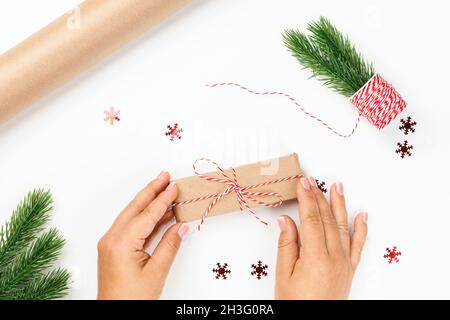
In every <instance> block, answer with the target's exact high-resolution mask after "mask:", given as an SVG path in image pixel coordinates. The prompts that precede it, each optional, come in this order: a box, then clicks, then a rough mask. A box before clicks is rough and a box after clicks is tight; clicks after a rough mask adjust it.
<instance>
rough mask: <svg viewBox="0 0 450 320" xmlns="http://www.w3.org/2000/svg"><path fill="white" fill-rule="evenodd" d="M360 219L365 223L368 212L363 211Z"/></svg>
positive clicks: (367, 218)
mask: <svg viewBox="0 0 450 320" xmlns="http://www.w3.org/2000/svg"><path fill="white" fill-rule="evenodd" d="M361 215H362V221H363V222H364V223H365V224H367V221H368V220H369V214H368V213H367V212H363V213H362V214H361Z"/></svg>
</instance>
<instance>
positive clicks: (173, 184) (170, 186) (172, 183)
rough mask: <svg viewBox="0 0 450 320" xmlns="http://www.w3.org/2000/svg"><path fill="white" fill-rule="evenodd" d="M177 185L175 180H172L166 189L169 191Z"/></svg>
mask: <svg viewBox="0 0 450 320" xmlns="http://www.w3.org/2000/svg"><path fill="white" fill-rule="evenodd" d="M174 186H175V181H172V182H171V183H169V185H168V186H167V188H166V191H169V190H170V189H173V187H174Z"/></svg>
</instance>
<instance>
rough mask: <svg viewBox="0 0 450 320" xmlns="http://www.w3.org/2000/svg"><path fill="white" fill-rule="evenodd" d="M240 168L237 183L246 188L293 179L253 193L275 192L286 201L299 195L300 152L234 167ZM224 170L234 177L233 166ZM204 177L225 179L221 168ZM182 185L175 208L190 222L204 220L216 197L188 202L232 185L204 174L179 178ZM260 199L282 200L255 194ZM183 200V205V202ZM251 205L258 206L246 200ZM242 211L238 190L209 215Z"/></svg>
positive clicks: (220, 201) (178, 218) (221, 201)
mask: <svg viewBox="0 0 450 320" xmlns="http://www.w3.org/2000/svg"><path fill="white" fill-rule="evenodd" d="M234 169H235V171H236V181H237V184H238V185H239V186H240V187H242V188H245V187H248V186H253V185H258V184H261V183H265V182H272V181H277V180H282V179H285V178H289V179H287V180H285V181H281V182H277V183H272V184H269V185H265V186H262V187H258V188H252V189H249V190H248V191H251V192H273V193H277V194H279V195H281V197H282V198H283V201H286V200H291V199H294V198H296V196H297V195H296V185H297V183H298V179H299V178H300V176H301V175H302V173H301V169H300V163H299V160H298V156H297V154H295V153H294V154H290V155H287V156H284V157H280V158H276V159H272V160H268V161H262V162H258V163H253V164H247V165H243V166H239V167H236V168H234ZM224 173H225V174H226V175H227V176H228V177H230V178H233V172H232V169H231V168H230V169H226V170H224ZM200 175H201V176H208V177H213V178H217V179H224V177H223V176H222V175H221V172H220V171H214V172H209V173H200ZM175 182H176V184H177V186H178V190H179V193H178V197H177V199H176V200H175V206H174V207H173V210H174V213H175V217H176V219H177V221H180V222H189V221H193V220H198V219H201V218H202V217H203V215H204V213H205V211H206V209H207V208H208V207H209V206H210V204H211V202H212V201H213V200H214V199H213V198H210V199H204V200H200V201H193V202H191V203H185V204H183V202H188V201H190V200H192V199H198V198H202V197H205V196H208V195H214V194H219V193H222V192H224V190H226V189H227V188H228V187H229V185H227V184H226V183H220V182H215V181H207V180H205V179H203V178H201V177H200V176H198V175H196V176H192V177H188V178H183V179H179V180H176V181H175ZM254 198H255V199H256V200H260V201H264V202H266V203H269V204H275V203H278V202H279V199H278V198H277V197H276V196H266V197H254ZM180 202H181V204H180ZM246 202H247V204H248V206H249V207H250V208H253V207H255V206H258V204H257V203H256V202H253V201H251V200H249V199H246ZM237 211H240V206H239V201H238V195H237V194H236V192H232V193H230V194H227V195H225V196H224V197H223V198H222V199H220V200H219V201H217V203H216V204H215V205H214V206H213V207H212V209H211V211H210V212H209V213H208V216H216V215H221V214H225V213H230V212H237Z"/></svg>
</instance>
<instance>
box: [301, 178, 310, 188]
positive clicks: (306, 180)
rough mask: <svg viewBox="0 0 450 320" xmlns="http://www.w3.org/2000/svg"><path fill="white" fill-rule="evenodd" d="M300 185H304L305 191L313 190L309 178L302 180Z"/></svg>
mask: <svg viewBox="0 0 450 320" xmlns="http://www.w3.org/2000/svg"><path fill="white" fill-rule="evenodd" d="M300 183H301V184H302V187H303V189H305V190H309V189H311V186H310V184H309V182H308V178H301V179H300Z"/></svg>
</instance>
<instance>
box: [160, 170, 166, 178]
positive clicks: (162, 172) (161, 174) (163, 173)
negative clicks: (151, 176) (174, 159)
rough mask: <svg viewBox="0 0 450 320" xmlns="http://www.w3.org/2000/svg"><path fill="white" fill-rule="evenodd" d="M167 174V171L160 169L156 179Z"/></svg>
mask: <svg viewBox="0 0 450 320" xmlns="http://www.w3.org/2000/svg"><path fill="white" fill-rule="evenodd" d="M166 175H167V171H161V173H160V174H159V175H158V179H163V178H164V177H165V176H166Z"/></svg>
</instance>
